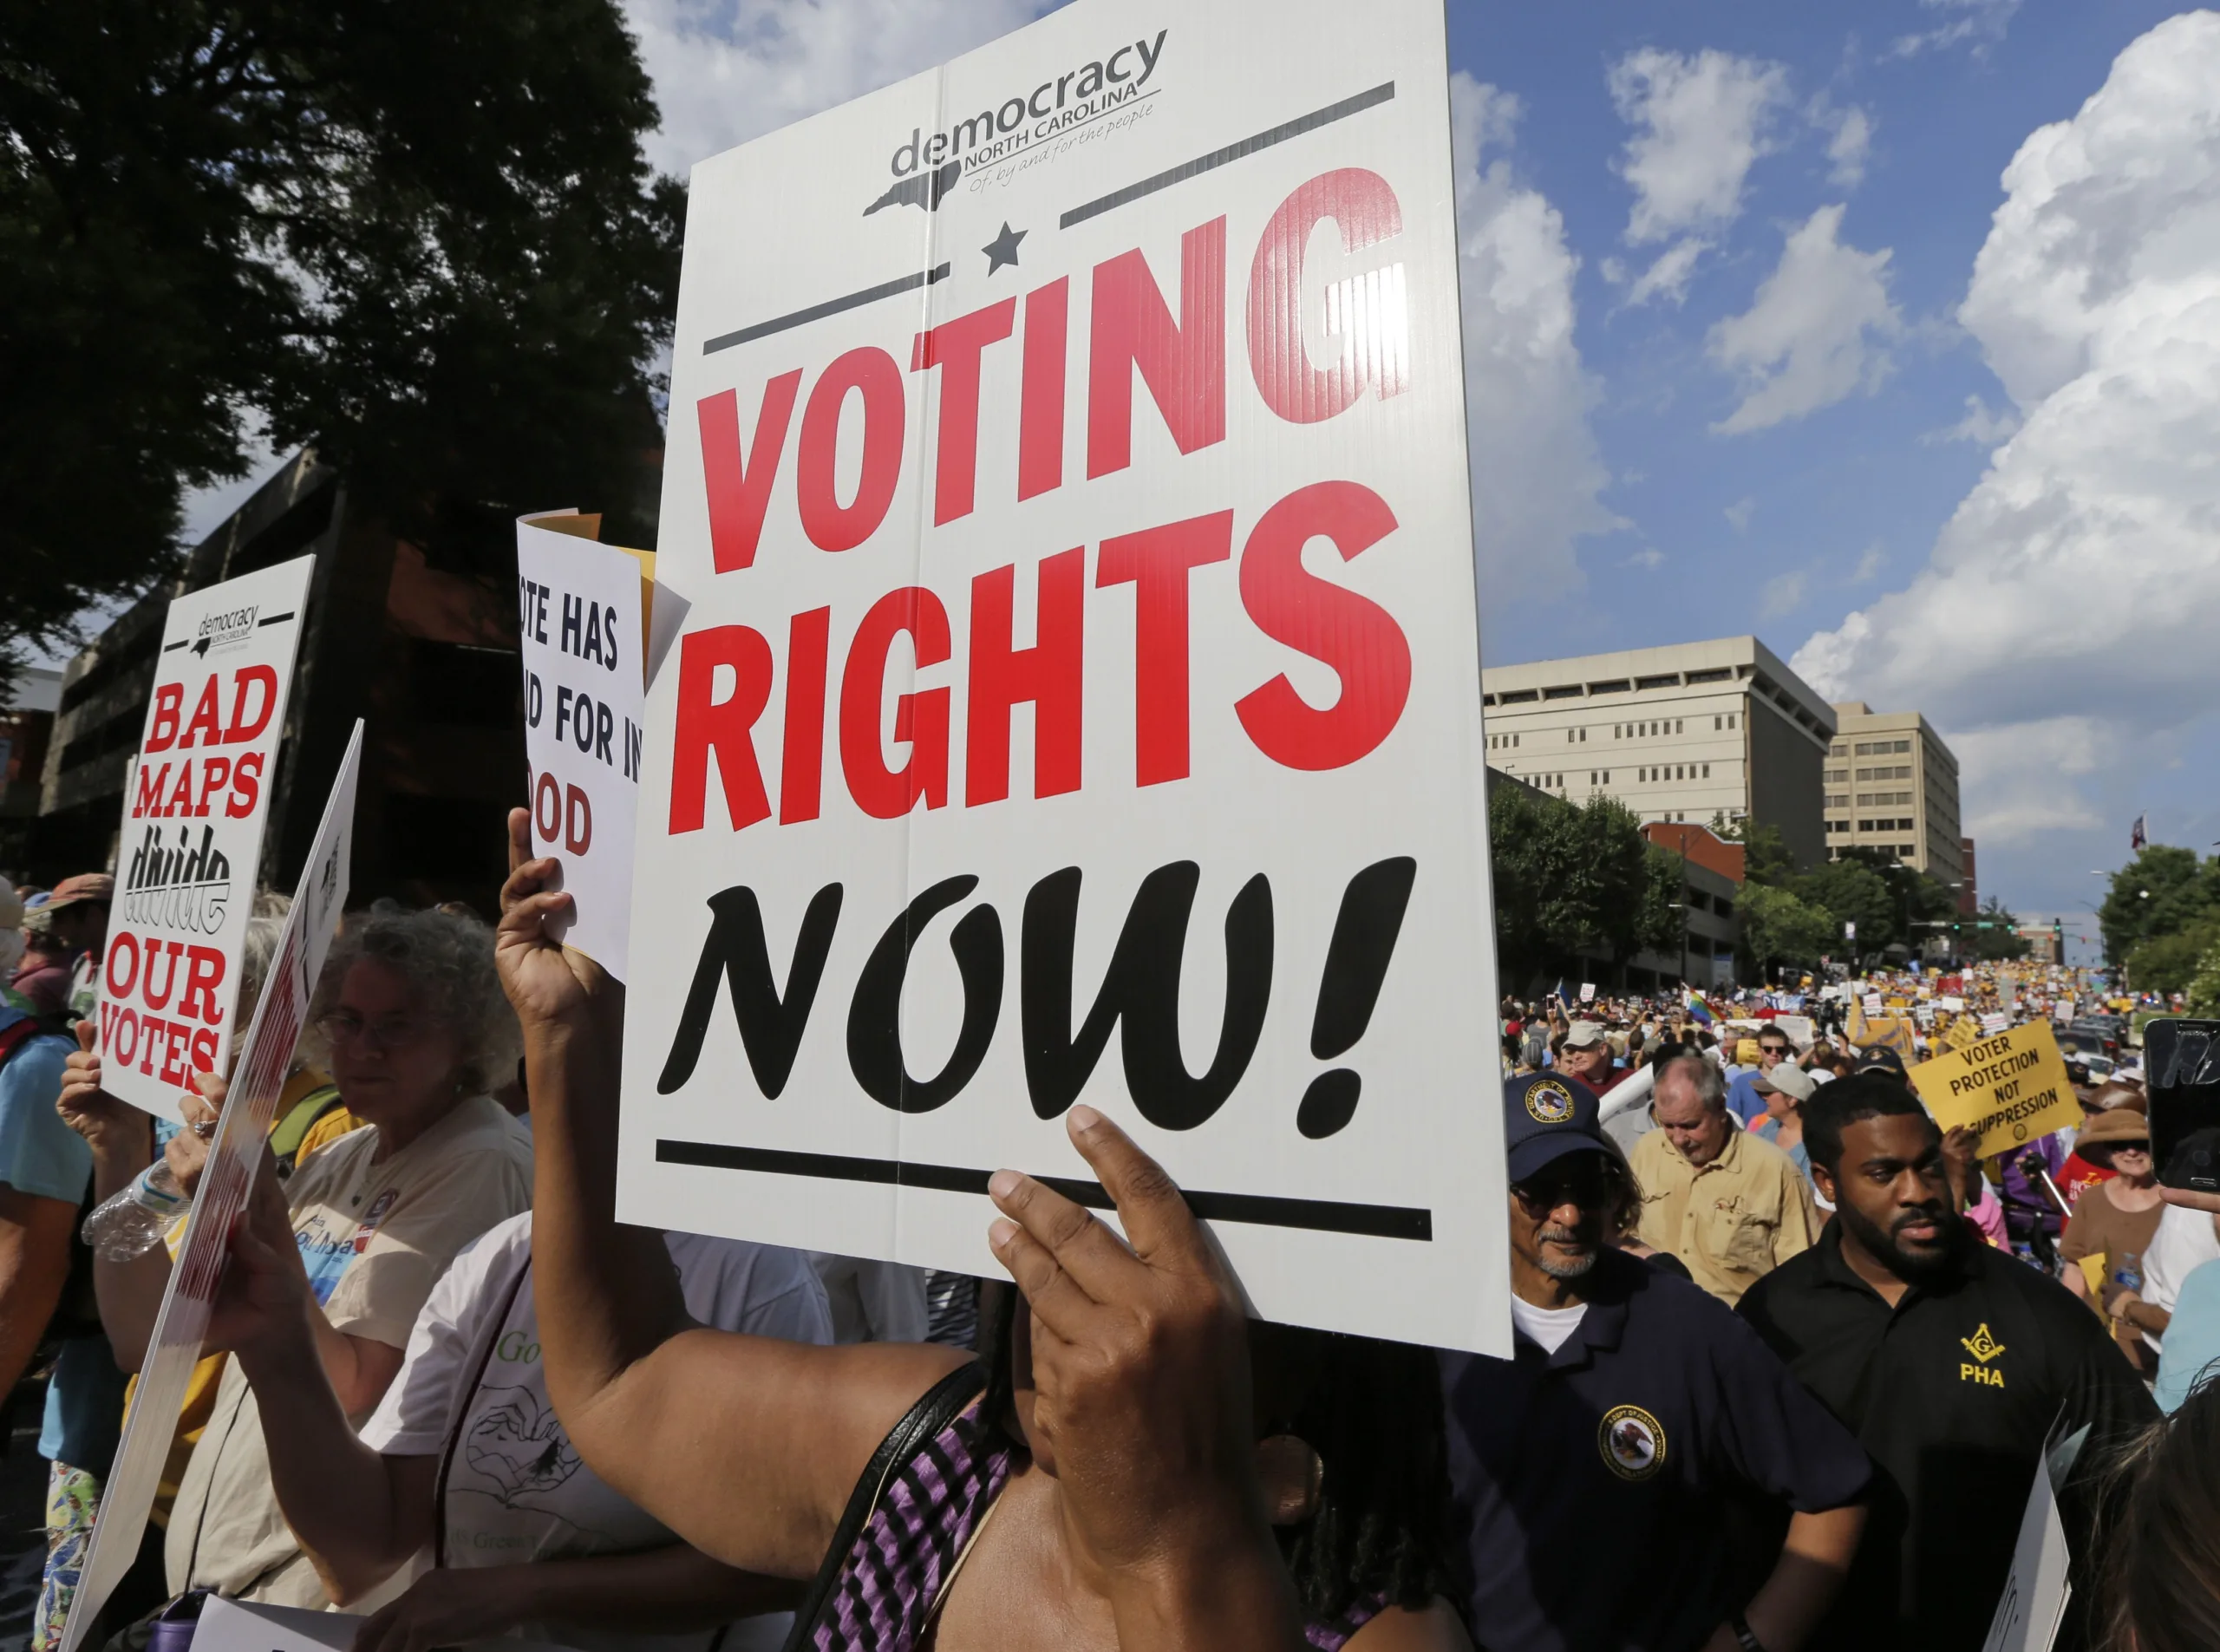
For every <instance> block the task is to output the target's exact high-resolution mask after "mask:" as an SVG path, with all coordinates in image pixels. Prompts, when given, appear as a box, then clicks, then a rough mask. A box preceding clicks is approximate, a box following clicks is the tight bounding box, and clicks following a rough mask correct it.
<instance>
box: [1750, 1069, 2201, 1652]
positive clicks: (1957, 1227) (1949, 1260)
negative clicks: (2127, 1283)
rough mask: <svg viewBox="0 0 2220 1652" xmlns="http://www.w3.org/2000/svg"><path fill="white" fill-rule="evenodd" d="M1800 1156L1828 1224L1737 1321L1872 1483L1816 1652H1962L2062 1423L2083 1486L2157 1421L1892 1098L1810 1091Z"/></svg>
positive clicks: (2096, 1339)
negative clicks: (2085, 1437) (1980, 1215)
mask: <svg viewBox="0 0 2220 1652" xmlns="http://www.w3.org/2000/svg"><path fill="white" fill-rule="evenodd" d="M1804 1145H1805V1148H1806V1150H1807V1151H1808V1152H1810V1153H1811V1156H1812V1179H1813V1180H1814V1181H1816V1182H1817V1183H1818V1188H1819V1192H1821V1193H1822V1194H1824V1195H1825V1196H1826V1197H1827V1198H1831V1199H1833V1200H1834V1201H1835V1205H1836V1213H1835V1214H1836V1219H1835V1220H1834V1221H1833V1222H1831V1223H1830V1224H1828V1225H1827V1229H1826V1231H1825V1233H1824V1234H1822V1235H1821V1236H1820V1238H1819V1242H1818V1244H1817V1245H1815V1246H1813V1247H1812V1249H1811V1250H1807V1251H1805V1253H1804V1254H1803V1255H1802V1256H1799V1257H1791V1258H1790V1259H1789V1260H1788V1261H1787V1262H1785V1263H1782V1264H1781V1265H1780V1266H1779V1268H1777V1269H1775V1270H1773V1272H1772V1273H1770V1274H1767V1275H1766V1277H1764V1278H1763V1279H1760V1281H1758V1283H1757V1284H1756V1285H1754V1286H1753V1287H1752V1288H1751V1290H1750V1291H1749V1292H1748V1293H1747V1295H1746V1296H1744V1297H1743V1298H1742V1302H1741V1307H1740V1312H1741V1314H1742V1316H1743V1317H1744V1318H1745V1319H1747V1321H1748V1322H1749V1323H1750V1324H1751V1325H1752V1326H1753V1328H1754V1329H1756V1331H1757V1332H1758V1334H1759V1335H1760V1336H1762V1337H1763V1338H1765V1340H1766V1343H1767V1344H1768V1345H1769V1346H1770V1347H1771V1348H1773V1351H1774V1352H1775V1353H1776V1354H1778V1355H1780V1357H1781V1358H1782V1359H1784V1360H1786V1361H1787V1362H1788V1366H1789V1368H1790V1369H1791V1370H1792V1371H1793V1372H1795V1374H1796V1375H1797V1376H1798V1378H1799V1379H1800V1380H1801V1381H1803V1383H1804V1385H1805V1387H1806V1388H1810V1389H1811V1390H1812V1393H1813V1394H1817V1395H1818V1398H1819V1399H1820V1400H1821V1401H1823V1402H1825V1405H1826V1407H1827V1408H1828V1410H1830V1411H1831V1412H1832V1413H1834V1414H1835V1415H1836V1416H1837V1417H1839V1418H1840V1419H1841V1420H1843V1422H1844V1423H1845V1424H1846V1425H1848V1426H1849V1427H1851V1428H1852V1429H1854V1430H1855V1431H1856V1432H1857V1434H1858V1440H1860V1442H1861V1443H1863V1444H1864V1447H1865V1449H1866V1451H1867V1452H1868V1453H1871V1456H1872V1458H1873V1461H1874V1465H1875V1467H1876V1470H1877V1478H1876V1480H1875V1484H1874V1489H1873V1521H1872V1527H1871V1530H1870V1531H1868V1532H1867V1533H1866V1536H1865V1542H1864V1546H1863V1547H1862V1548H1861V1549H1860V1551H1859V1552H1858V1564H1857V1566H1856V1568H1855V1569H1854V1570H1853V1571H1852V1573H1851V1584H1850V1587H1849V1588H1848V1589H1846V1590H1844V1591H1843V1593H1842V1595H1841V1596H1839V1598H1838V1600H1837V1601H1836V1603H1835V1607H1834V1610H1833V1611H1832V1612H1831V1613H1830V1614H1829V1616H1828V1619H1827V1622H1826V1623H1825V1625H1823V1626H1822V1629H1821V1631H1820V1634H1819V1636H1818V1637H1817V1639H1816V1640H1815V1641H1814V1642H1813V1644H1814V1645H1815V1646H1817V1647H1823V1648H1837V1647H1839V1648H1858V1649H1864V1648H1867V1647H1880V1646H1890V1647H1894V1646H1903V1647H1918V1648H1921V1649H1923V1652H1924V1649H1934V1652H1954V1649H1958V1648H1967V1649H1973V1648H1978V1647H1979V1646H1980V1645H1981V1644H1982V1641H1983V1639H1984V1638H1985V1637H1986V1636H1987V1633H1988V1623H1989V1619H1990V1617H1991V1616H1993V1615H1994V1613H1995V1608H1996V1602H1997V1596H1999V1595H2000V1594H2001V1592H2002V1591H2003V1588H2004V1580H2005V1577H2006V1576H2007V1575H2008V1573H2009V1572H2010V1570H2011V1567H2012V1551H2013V1545H2014V1540H2015V1539H2016V1538H2017V1537H2018V1534H2019V1528H2020V1515H2021V1509H2022V1507H2023V1506H2024V1505H2025V1504H2026V1502H2027V1491H2028V1488H2029V1486H2030V1485H2033V1484H2034V1476H2035V1466H2036V1463H2037V1461H2038V1459H2040V1456H2041V1453H2042V1447H2043V1441H2044V1438H2045V1436H2046V1435H2047V1433H2049V1431H2050V1428H2051V1426H2052V1423H2053V1420H2056V1419H2057V1418H2058V1417H2059V1415H2060V1411H2061V1409H2062V1410H2063V1412H2064V1417H2065V1420H2064V1424H2063V1427H2064V1430H2065V1431H2067V1432H2071V1431H2072V1430H2073V1429H2075V1428H2078V1427H2080V1426H2081V1425H2082V1424H2084V1423H2086V1424H2089V1425H2091V1428H2090V1440H2089V1443H2088V1444H2087V1445H2086V1446H2084V1447H2083V1449H2082V1452H2081V1454H2080V1458H2079V1459H2078V1461H2077V1464H2076V1479H2077V1481H2079V1482H2080V1484H2082V1485H2086V1484H2089V1483H2090V1482H2089V1481H2088V1480H2087V1479H2086V1478H2085V1477H2086V1474H2087V1473H2089V1472H2092V1471H2094V1472H2101V1469H2102V1467H2103V1466H2104V1465H2105V1463H2106V1459H2107V1458H2108V1457H2109V1456H2110V1455H2111V1448H2112V1447H2114V1446H2117V1444H2118V1443H2119V1441H2120V1440H2122V1439H2123V1438H2125V1437H2129V1436H2132V1434H2133V1433H2135V1431H2136V1430H2137V1428H2138V1427H2139V1426H2140V1425H2142V1424H2143V1423H2145V1422H2147V1421H2149V1420H2151V1419H2153V1418H2155V1417H2156V1416H2157V1415H2158V1409H2157V1407H2155V1406H2153V1405H2152V1403H2151V1398H2150V1396H2149V1395H2148V1394H2145V1392H2144V1389H2143V1385H2142V1383H2141V1382H2140V1381H2138V1380H2137V1378H2136V1375H2135V1373H2134V1371H2133V1370H2132V1368H2130V1367H2129V1365H2128V1362H2127V1361H2126V1359H2125V1357H2124V1356H2123V1355H2121V1353H2120V1351H2119V1348H2116V1347H2115V1346H2114V1345H2113V1343H2112V1338H2111V1337H2110V1336H2109V1335H2107V1334H2106V1329H2105V1327H2104V1325H2103V1324H2102V1323H2101V1322H2099V1320H2098V1319H2097V1318H2096V1316H2093V1314H2091V1313H2090V1312H2089V1310H2088V1309H2086V1308H2085V1307H2084V1306H2082V1304H2081V1303H2078V1302H2076V1301H2075V1300H2074V1299H2073V1296H2069V1295H2068V1294H2067V1291H2066V1289H2065V1288H2064V1287H2063V1286H2061V1285H2060V1284H2059V1283H2057V1282H2056V1281H2055V1280H2053V1279H2051V1278H2048V1277H2046V1276H2045V1275H2043V1274H2041V1273H2040V1272H2038V1271H2037V1270H2035V1269H2034V1268H2031V1267H2029V1266H2027V1264H2026V1263H2023V1262H2020V1261H2018V1260H2017V1259H2015V1258H2014V1257H2010V1256H2008V1255H2006V1254H2005V1253H2004V1252H2002V1251H2000V1250H1991V1249H1990V1248H1989V1247H1988V1246H1987V1245H1985V1244H1981V1243H1980V1242H1979V1241H1978V1239H1977V1238H1976V1237H1975V1235H1974V1233H1973V1231H1972V1230H1971V1229H1970V1228H1969V1227H1968V1226H1967V1225H1966V1224H1965V1223H1964V1222H1963V1221H1962V1219H1961V1218H1959V1217H1957V1216H1956V1214H1954V1212H1953V1210H1952V1205H1951V1199H1950V1193H1949V1186H1948V1185H1947V1183H1946V1182H1945V1180H1944V1168H1943V1165H1944V1161H1943V1154H1942V1135H1941V1133H1939V1132H1938V1131H1937V1130H1936V1126H1935V1123H1934V1120H1931V1119H1929V1117H1928V1116H1927V1113H1926V1110H1925V1109H1924V1108H1923V1107H1921V1106H1920V1104H1919V1100H1918V1098H1916V1096H1914V1095H1913V1094H1912V1093H1911V1092H1910V1090H1908V1089H1906V1088H1905V1087H1904V1086H1903V1082H1902V1081H1900V1080H1899V1079H1897V1078H1896V1077H1895V1076H1894V1075H1893V1074H1888V1073H1882V1072H1866V1073H1860V1074H1857V1075H1856V1076H1855V1077H1852V1078H1847V1079H1842V1080H1839V1081H1837V1082H1835V1083H1833V1084H1829V1085H1826V1086H1825V1087H1822V1088H1821V1089H1820V1091H1819V1093H1818V1094H1817V1095H1815V1096H1814V1097H1813V1098H1812V1100H1810V1101H1807V1102H1805V1105H1804ZM2076 1502H2078V1499H2077V1498H2069V1499H2068V1505H2069V1507H2068V1511H2067V1512H2068V1513H2069V1516H2070V1515H2071V1513H2072V1508H2073V1505H2074V1504H2075V1503H2076ZM2069 1534H2071V1526H2070V1525H2069ZM2087 1547H2088V1544H2087V1543H2086V1540H2085V1541H2081V1542H2079V1543H2077V1544H2076V1548H2077V1552H2080V1553H2086V1550H2087ZM2089 1592H2090V1590H2089V1586H2088V1583H2087V1581H2086V1579H2079V1578H2077V1581H2076V1586H2075V1590H2074V1593H2075V1597H2076V1599H2077V1600H2080V1599H2084V1598H2086V1596H2087V1595H2088V1594H2089ZM2068 1643H2069V1642H2067V1640H2066V1639H2064V1638H2061V1641H2060V1644H2061V1645H2065V1644H2068Z"/></svg>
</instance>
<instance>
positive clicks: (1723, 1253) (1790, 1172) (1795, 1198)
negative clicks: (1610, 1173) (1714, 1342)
mask: <svg viewBox="0 0 2220 1652" xmlns="http://www.w3.org/2000/svg"><path fill="white" fill-rule="evenodd" d="M1650 1114H1651V1116H1652V1117H1653V1118H1655V1120H1657V1126H1658V1127H1657V1128H1656V1129H1655V1130H1653V1131H1651V1132H1650V1133H1649V1134H1648V1135H1646V1136H1644V1137H1643V1138H1642V1139H1641V1140H1640V1141H1639V1142H1637V1143H1636V1144H1635V1150H1634V1154H1633V1161H1634V1173H1635V1179H1636V1180H1637V1181H1639V1182H1640V1183H1641V1184H1642V1227H1641V1234H1640V1237H1641V1239H1642V1243H1643V1244H1646V1245H1649V1247H1650V1248H1651V1249H1653V1250H1668V1251H1670V1252H1671V1253H1672V1254H1673V1255H1675V1256H1676V1257H1679V1258H1680V1259H1681V1262H1682V1263H1686V1264H1687V1267H1688V1272H1689V1274H1690V1276H1691V1277H1694V1280H1695V1282H1696V1283H1698V1284H1699V1285H1701V1286H1702V1287H1703V1288H1704V1289H1705V1290H1707V1291H1709V1292H1710V1293H1711V1294H1712V1295H1713V1296H1716V1297H1718V1298H1719V1300H1720V1301H1721V1302H1723V1303H1726V1304H1727V1306H1728V1307H1729V1308H1732V1307H1733V1306H1734V1304H1735V1303H1737V1302H1739V1301H1740V1299H1741V1296H1742V1293H1743V1292H1744V1291H1746V1290H1748V1289H1749V1288H1750V1287H1751V1286H1752V1285H1753V1284H1754V1283H1756V1282H1757V1281H1758V1280H1760V1279H1761V1278H1763V1277H1765V1276H1766V1274H1769V1273H1771V1272H1772V1271H1773V1270H1774V1269H1775V1268H1777V1267H1779V1265H1780V1264H1781V1263H1784V1262H1786V1261H1787V1260H1788V1258H1789V1257H1792V1256H1794V1255H1796V1254H1797V1253H1798V1252H1799V1251H1801V1250H1809V1249H1810V1248H1811V1246H1812V1242H1813V1241H1814V1240H1816V1239H1817V1238H1818V1237H1819V1225H1820V1224H1819V1219H1818V1212H1817V1211H1816V1210H1815V1209H1814V1208H1813V1206H1812V1192H1811V1189H1810V1187H1809V1186H1808V1185H1806V1184H1805V1180H1804V1176H1803V1172H1800V1171H1799V1170H1798V1169H1797V1168H1796V1166H1795V1164H1794V1162H1793V1161H1792V1160H1791V1159H1790V1158H1789V1157H1788V1155H1787V1154H1786V1153H1785V1152H1781V1151H1780V1149H1779V1148H1778V1147H1776V1146H1773V1144H1772V1143H1771V1142H1767V1141H1760V1140H1759V1139H1757V1138H1756V1137H1754V1136H1752V1135H1750V1134H1748V1133H1746V1132H1745V1131H1744V1130H1743V1129H1742V1127H1741V1125H1740V1121H1739V1120H1736V1119H1735V1117H1734V1114H1733V1113H1729V1112H1728V1111H1727V1085H1726V1081H1725V1080H1724V1079H1723V1078H1722V1077H1721V1076H1720V1071H1719V1069H1718V1068H1715V1067H1714V1066H1713V1065H1712V1064H1711V1063H1710V1062H1709V1061H1707V1060H1705V1059H1704V1058H1703V1057H1702V1056H1701V1055H1676V1056H1674V1057H1673V1058H1671V1059H1670V1060H1668V1061H1666V1062H1664V1063H1663V1065H1662V1067H1661V1068H1660V1070H1659V1072H1658V1074H1657V1088H1656V1092H1655V1100H1654V1101H1653V1102H1652V1103H1651V1106H1650Z"/></svg>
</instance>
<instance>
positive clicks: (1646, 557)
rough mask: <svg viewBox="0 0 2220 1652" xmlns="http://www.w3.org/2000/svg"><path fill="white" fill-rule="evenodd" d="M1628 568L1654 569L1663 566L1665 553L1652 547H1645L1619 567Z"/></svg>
mask: <svg viewBox="0 0 2220 1652" xmlns="http://www.w3.org/2000/svg"><path fill="white" fill-rule="evenodd" d="M1664 565H1665V553H1664V552H1662V551H1660V550H1659V549H1658V548H1657V547H1656V546H1655V545H1644V546H1642V549H1641V550H1639V551H1637V552H1635V553H1634V554H1633V555H1632V556H1630V557H1629V558H1627V559H1626V561H1625V562H1624V563H1623V564H1622V566H1623V567H1629V568H1645V569H1655V568H1662V567H1663V566H1664Z"/></svg>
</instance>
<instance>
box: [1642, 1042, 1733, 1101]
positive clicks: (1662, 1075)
mask: <svg viewBox="0 0 2220 1652" xmlns="http://www.w3.org/2000/svg"><path fill="white" fill-rule="evenodd" d="M1683 1069H1685V1070H1686V1071H1687V1073H1688V1082H1689V1083H1691V1084H1693V1085H1694V1086H1695V1088H1696V1098H1697V1100H1701V1102H1702V1103H1703V1107H1704V1111H1705V1112H1707V1113H1720V1112H1723V1111H1725V1110H1726V1107H1727V1074H1724V1073H1722V1072H1720V1070H1719V1068H1717V1067H1716V1066H1714V1064H1713V1062H1712V1060H1711V1058H1710V1057H1709V1056H1707V1055H1696V1054H1694V1052H1693V1051H1688V1050H1684V1051H1682V1052H1681V1054H1680V1055H1668V1056H1667V1057H1666V1058H1665V1059H1664V1060H1663V1061H1660V1062H1658V1064H1657V1086H1658V1087H1662V1086H1663V1085H1664V1082H1665V1081H1666V1080H1667V1079H1668V1078H1669V1077H1670V1076H1671V1075H1672V1074H1675V1073H1676V1072H1680V1071H1681V1070H1683ZM1651 1094H1653V1095H1654V1094H1655V1089H1653V1090H1652V1092H1651ZM1653 1105H1655V1104H1654V1103H1653Z"/></svg>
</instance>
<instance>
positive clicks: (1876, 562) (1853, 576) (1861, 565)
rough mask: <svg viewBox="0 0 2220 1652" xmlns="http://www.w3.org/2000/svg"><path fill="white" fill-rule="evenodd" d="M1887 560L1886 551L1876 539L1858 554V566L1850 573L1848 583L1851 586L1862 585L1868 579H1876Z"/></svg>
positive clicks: (1887, 554)
mask: <svg viewBox="0 0 2220 1652" xmlns="http://www.w3.org/2000/svg"><path fill="white" fill-rule="evenodd" d="M1888 560H1889V553H1888V551H1887V550H1886V549H1885V548H1884V546H1883V545H1882V544H1881V542H1880V541H1879V540H1878V539H1876V540H1874V541H1873V543H1872V544H1871V545H1867V546H1866V547H1865V549H1864V551H1862V552H1859V553H1858V565H1857V566H1856V567H1855V568H1853V569H1851V572H1850V583H1851V584H1853V585H1862V584H1864V583H1865V582H1866V581H1867V580H1869V579H1877V578H1879V577H1880V573H1881V569H1882V567H1883V565H1884V564H1885V563H1887V561H1888Z"/></svg>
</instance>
